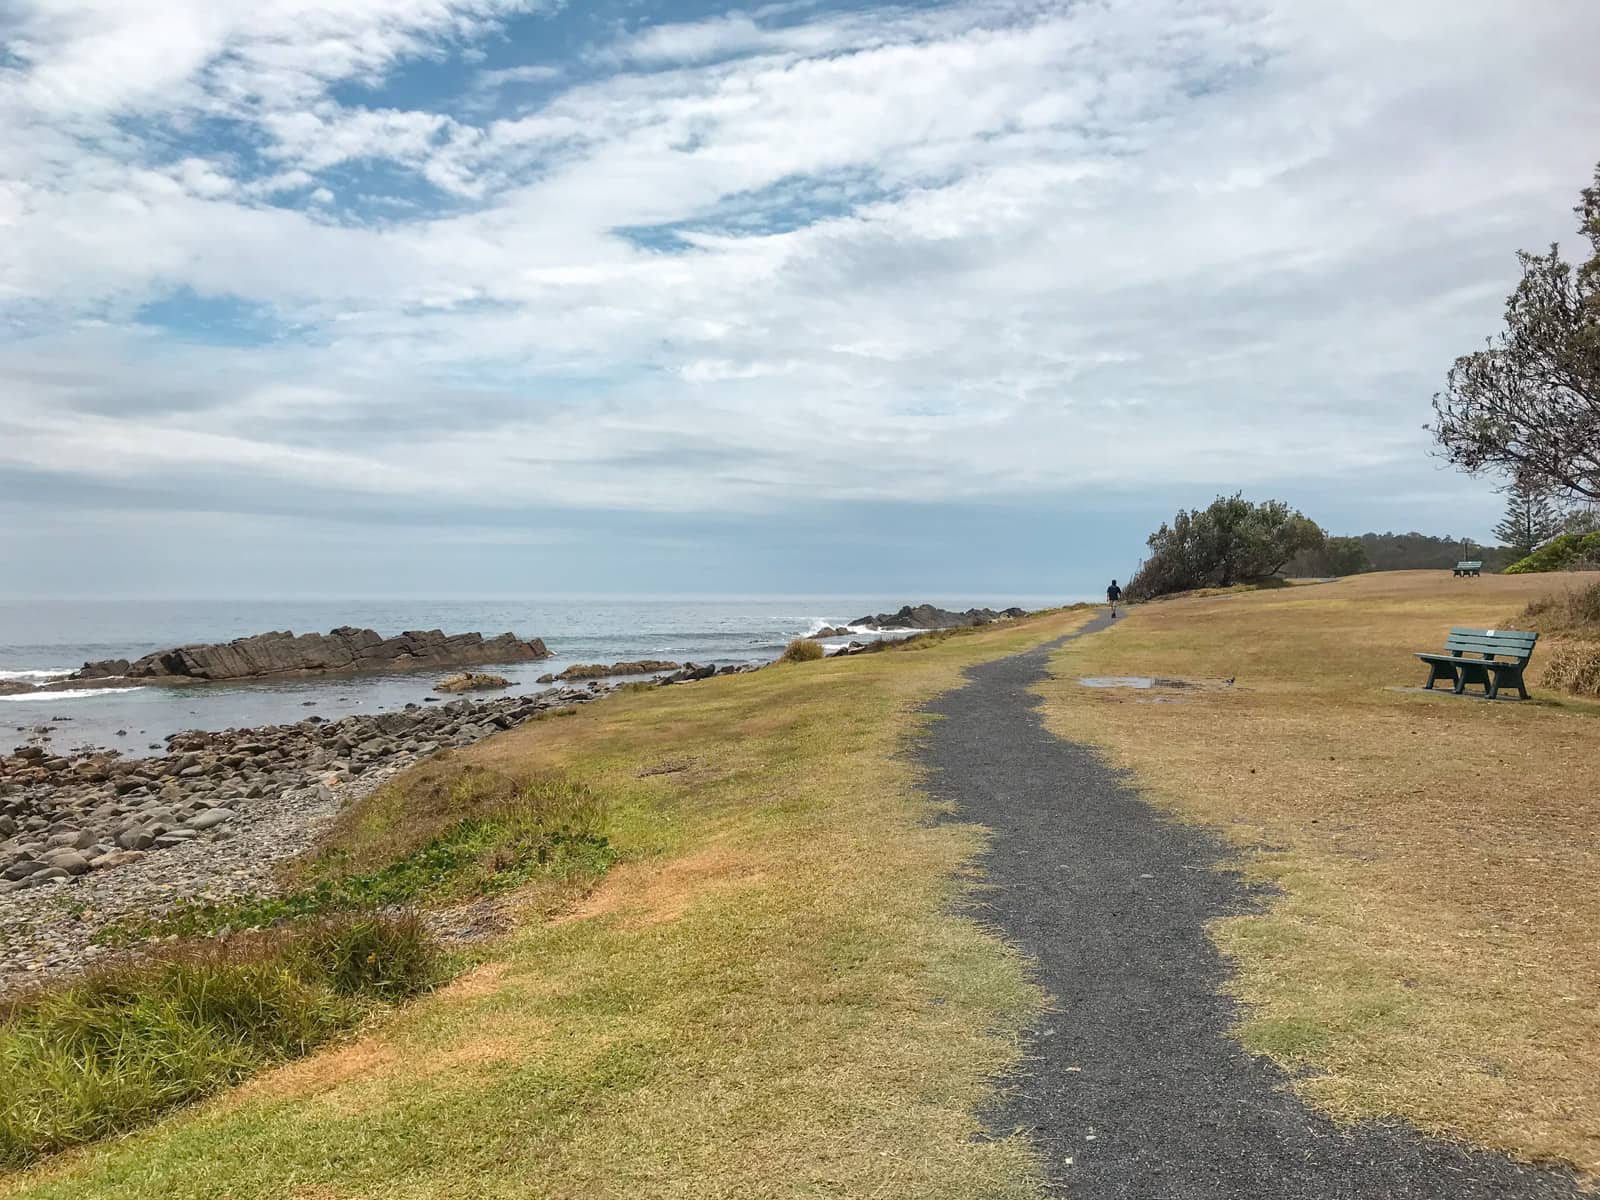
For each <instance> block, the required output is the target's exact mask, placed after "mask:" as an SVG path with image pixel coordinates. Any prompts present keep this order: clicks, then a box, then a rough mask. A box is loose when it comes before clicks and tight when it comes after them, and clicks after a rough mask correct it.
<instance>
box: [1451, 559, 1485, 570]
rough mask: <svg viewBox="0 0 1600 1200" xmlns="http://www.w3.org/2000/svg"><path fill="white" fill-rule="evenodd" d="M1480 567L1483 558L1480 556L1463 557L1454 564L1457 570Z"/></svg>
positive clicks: (1479, 568) (1477, 568) (1481, 566)
mask: <svg viewBox="0 0 1600 1200" xmlns="http://www.w3.org/2000/svg"><path fill="white" fill-rule="evenodd" d="M1482 568H1483V559H1481V558H1473V559H1463V560H1462V561H1461V562H1458V563H1457V564H1456V570H1458V571H1477V570H1481V569H1482Z"/></svg>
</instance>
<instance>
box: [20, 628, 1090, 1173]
mask: <svg viewBox="0 0 1600 1200" xmlns="http://www.w3.org/2000/svg"><path fill="white" fill-rule="evenodd" d="M1081 619H1082V618H1081V616H1078V615H1053V616H1048V617H1042V618H1038V619H1033V620H1023V621H1017V622H1008V623H1006V624H1005V625H1002V626H996V627H994V628H990V629H984V630H978V631H974V632H972V633H970V634H963V635H961V636H951V637H948V638H943V639H938V640H936V641H930V642H929V643H928V644H927V645H925V646H924V647H923V648H922V649H921V650H920V651H919V652H917V653H892V654H891V653H886V654H875V655H864V656H860V657H855V658H849V659H837V660H836V659H828V660H825V661H822V662H816V663H813V664H812V665H810V666H809V667H808V668H807V669H806V670H803V671H797V670H768V671H759V672H753V673H750V674H744V675H733V676H724V677H719V678H716V679H714V680H707V681H704V682H701V683H696V684H692V685H687V686H682V687H675V688H665V689H652V690H650V691H648V692H645V691H641V692H627V693H623V694H621V695H618V696H616V697H614V698H612V699H609V700H607V701H606V702H605V703H603V704H598V705H594V706H590V707H586V708H584V709H583V710H581V711H580V712H578V713H577V714H576V715H574V716H572V717H570V718H569V719H566V720H563V721H549V722H540V723H531V724H529V725H526V726H523V727H520V728H519V729H517V730H514V731H511V732H508V733H506V734H504V735H501V736H498V737H495V738H491V739H488V740H487V741H485V742H481V743H478V744H477V745H475V746H473V747H471V748H470V749H468V750H466V751H464V752H460V753H458V754H455V755H452V756H451V757H450V758H449V759H448V760H446V761H445V762H444V763H437V764H434V765H432V766H431V767H430V768H428V769H427V770H426V771H422V772H414V773H412V774H411V775H409V776H408V777H406V778H405V779H404V780H403V783H402V786H399V787H396V788H393V789H390V790H389V791H388V792H386V793H384V794H381V795H380V796H376V797H374V798H373V800H372V803H370V804H364V805H361V806H358V807H357V808H354V809H352V811H350V812H349V813H347V814H345V816H344V817H343V818H342V820H341V824H340V827H339V828H338V829H337V830H336V831H335V836H334V840H333V851H334V853H336V854H338V853H342V854H343V855H344V856H345V857H344V858H343V859H342V860H340V863H341V865H340V866H339V868H338V869H339V870H344V871H349V872H362V871H371V870H374V869H378V868H380V867H381V866H382V865H383V864H384V863H385V862H389V861H395V860H396V859H397V858H399V857H401V856H402V854H405V853H411V852H414V851H415V850H416V849H417V848H418V847H419V846H421V845H425V844H426V843H427V841H428V840H430V839H432V838H436V837H439V836H441V835H442V834H443V833H444V831H446V830H448V829H449V828H451V827H452V825H453V824H454V823H455V822H457V821H459V820H463V819H468V818H470V817H472V816H474V815H480V814H478V810H477V809H476V808H475V807H474V805H475V802H474V801H473V799H472V797H471V796H470V795H469V796H466V797H465V798H463V797H462V796H461V794H460V792H459V790H458V788H459V782H460V780H461V779H463V778H467V777H470V776H473V775H475V774H482V775H488V776H497V777H504V778H512V777H539V778H556V777H560V778H566V779H578V780H583V781H585V783H586V784H587V786H588V787H590V788H591V789H593V791H594V793H595V794H597V795H603V796H605V797H606V798H607V802H608V812H607V815H606V821H605V828H606V834H607V836H608V837H609V838H610V840H611V843H612V845H613V846H615V847H616V848H617V849H618V851H619V852H620V853H622V855H623V861H622V862H620V863H619V865H618V866H616V867H615V868H613V869H612V870H611V871H610V872H609V873H608V874H607V876H606V878H605V881H604V882H603V883H602V884H601V885H600V886H599V888H598V889H596V890H594V891H593V892H592V893H591V894H590V895H589V896H588V897H587V899H585V900H583V901H582V902H581V903H579V904H578V905H577V906H576V907H572V908H569V909H568V910H567V911H565V912H563V913H561V914H559V915H557V916H556V917H555V919H554V920H549V921H544V920H538V919H530V920H528V921H526V922H525V923H524V924H522V925H521V926H519V927H518V928H517V929H516V930H515V932H513V933H512V934H511V935H510V936H509V937H508V938H506V939H505V940H504V941H502V942H500V943H498V944H496V946H495V947H494V948H493V950H492V951H491V953H490V958H489V961H487V962H486V963H485V964H484V965H483V966H482V967H480V968H479V969H478V970H477V971H476V972H474V973H473V974H471V975H469V976H467V977H465V978H464V979H462V980H459V981H457V982H456V983H455V984H452V985H450V986H448V987H445V988H443V989H441V990H439V991H437V992H435V993H433V994H431V995H429V996H427V997H424V998H423V999H421V1000H420V1001H418V1002H416V1003H413V1004H409V1005H407V1006H405V1007H404V1008H402V1009H400V1010H399V1011H397V1012H396V1013H395V1014H394V1016H393V1017H392V1018H391V1019H389V1020H386V1021H385V1022H384V1023H383V1024H382V1026H381V1027H380V1028H379V1029H377V1030H376V1031H375V1032H374V1033H373V1034H372V1035H371V1036H369V1037H367V1038H363V1039H362V1040H361V1041H359V1042H357V1043H354V1044H352V1045H349V1046H345V1047H342V1048H340V1049H339V1050H337V1051H334V1052H331V1053H328V1052H325V1053H319V1054H316V1055H313V1056H311V1057H310V1058H308V1059H305V1060H304V1061H302V1062H299V1063H295V1064H291V1065H289V1066H287V1067H284V1068H282V1069H280V1070H279V1071H276V1072H272V1073H269V1074H268V1075H266V1076H264V1077H262V1078H260V1079H258V1080H255V1081H253V1082H251V1083H250V1084H248V1085H247V1086H245V1087H243V1088H241V1089H238V1090H236V1091H235V1092H233V1093H230V1094H228V1095H227V1096H224V1097H221V1098H219V1099H217V1100H214V1101H212V1102H209V1103H208V1104H205V1105H202V1106H199V1107H197V1108H194V1109H191V1110H189V1111H187V1112H185V1113H182V1114H179V1115H176V1116H174V1117H172V1118H170V1119H168V1120H166V1121H163V1122H162V1123H161V1124H159V1125H157V1126H155V1127H153V1128H151V1129H147V1130H145V1131H142V1132H139V1133H136V1134H133V1135H131V1136H129V1137H127V1138H125V1139H122V1140H119V1141H117V1142H114V1143H106V1144H102V1145H99V1146H94V1147H89V1148H86V1149H84V1150H82V1151H79V1152H77V1153H75V1154H73V1155H70V1156H67V1157H65V1158H63V1159H60V1160H58V1161H55V1162H52V1163H48V1164H45V1165H43V1166H41V1167H39V1168H36V1169H34V1170H32V1171H30V1172H27V1173H23V1174H18V1175H14V1176H12V1177H10V1179H9V1180H6V1181H4V1182H0V1194H6V1195H18V1196H31V1197H65V1196H82V1195H117V1196H119V1197H127V1198H129V1200H139V1198H141V1197H151V1198H153V1197H162V1198H167V1197H172V1198H176V1200H183V1198H186V1197H197V1196H217V1195H226V1196H230V1197H235V1198H237V1200H248V1198H250V1197H268V1196H270V1197H282V1196H290V1197H299V1198H300V1200H311V1198H313V1197H315V1198H317V1200H322V1198H325V1197H339V1198H341V1200H350V1198H354V1197H380V1196H381V1197H424V1196H436V1195H474V1196H486V1197H510V1196H518V1197H521V1196H528V1195H539V1196H549V1197H578V1196H583V1197H611V1196H615V1197H621V1196H627V1197H630V1198H638V1197H647V1198H649V1197H697V1198H698V1197H707V1198H717V1197H750V1196H761V1197H816V1196H822V1195H833V1196H870V1195H885V1196H917V1197H919V1198H923V1197H926V1198H930V1200H962V1198H977V1197H983V1198H985V1200H1007V1198H1016V1200H1024V1198H1028V1200H1032V1198H1034V1197H1038V1196H1039V1195H1040V1194H1041V1186H1040V1182H1039V1180H1040V1172H1039V1170H1038V1164H1037V1162H1036V1160H1035V1159H1034V1157H1033V1151H1032V1150H1031V1148H1030V1146H1029V1144H1028V1143H1027V1142H1026V1141H1025V1140H1023V1139H1021V1138H1002V1139H998V1140H996V1139H989V1138H985V1137H981V1136H979V1135H980V1132H981V1130H980V1126H979V1123H978V1120H977V1117H976V1116H975V1112H976V1110H977V1108H978V1106H979V1105H980V1104H981V1103H982V1102H983V1101H984V1099H985V1097H986V1096H987V1095H988V1094H989V1086H990V1085H989V1082H988V1081H989V1080H990V1079H991V1078H992V1077H993V1076H994V1075H995V1073H996V1072H998V1071H1001V1070H1003V1069H1004V1068H1006V1067H1007V1066H1008V1065H1009V1064H1010V1063H1012V1062H1013V1061H1015V1057H1016V1054H1017V1031H1018V1030H1019V1028H1020V1027H1021V1025H1022V1023H1024V1022H1025V1021H1026V1020H1027V1019H1028V1018H1029V1017H1030V1016H1031V1015H1032V1014H1033V1013H1035V1012H1036V1011H1037V1010H1038V1007H1039V1005H1040V1003H1041V1001H1042V997H1041V995H1040V993H1039V992H1038V990H1037V988H1036V987H1035V986H1034V985H1033V984H1032V983H1031V982H1030V980H1029V978H1028V975H1027V972H1026V970H1025V967H1024V964H1023V963H1022V961H1021V960H1020V959H1019V957H1018V956H1017V955H1015V954H1014V953H1012V952H1011V951H1009V950H1007V949H1006V948H1005V947H1003V946H1002V945H1000V944H999V943H998V942H997V941H995V940H994V939H993V938H991V937H989V936H987V935H986V934H984V933H983V932H982V931H981V930H980V929H978V928H977V927H976V926H975V925H974V924H972V923H971V922H970V921H968V920H966V919H964V918H960V917H957V916H955V915H952V907H951V904H952V901H953V900H954V899H955V898H956V897H957V895H958V894H959V893H960V891H961V890H962V889H963V888H964V887H965V886H967V884H968V882H969V877H968V876H967V875H966V872H967V870H968V864H969V863H970V862H971V860H972V857H973V855H974V854H975V852H976V851H977V850H978V849H979V847H980V846H981V844H982V833H981V831H980V830H977V829H975V828H973V827H970V826H967V825H964V824H960V823H955V822H941V821H936V820H934V819H933V818H934V817H935V816H936V815H937V813H936V810H935V809H934V807H933V806H932V804H931V803H930V802H929V801H928V800H927V799H926V798H925V797H923V796H922V795H921V794H920V793H919V792H918V790H917V787H916V784H917V780H916V776H915V773H914V770H913V768H912V767H911V765H910V764H909V763H908V762H907V761H906V759H905V757H904V756H903V754H902V751H903V750H904V747H905V740H906V737H907V736H908V734H910V733H911V732H913V731H914V730H915V729H916V728H917V727H918V726H919V724H920V722H921V720H922V719H921V718H919V717H917V716H916V715H915V713H916V710H917V708H918V707H919V706H920V705H921V704H922V703H923V702H925V701H926V700H927V699H929V698H931V697H932V696H933V695H935V694H937V693H938V692H939V691H942V690H944V689H946V688H949V687H952V686H955V685H957V684H958V683H959V682H960V672H961V669H962V668H963V667H964V666H966V665H969V664H971V663H974V662H977V661H981V660H984V659H987V658H991V657H996V656H998V655H1001V654H1005V653H1010V652H1014V651H1016V650H1020V649H1023V648H1025V647H1028V646H1031V645H1035V644H1037V643H1038V642H1040V641H1042V640H1045V639H1047V638H1049V637H1053V636H1056V635H1058V634H1060V633H1062V632H1064V631H1066V630H1067V629H1069V628H1071V627H1073V626H1074V625H1076V624H1078V623H1079V622H1080V621H1081ZM436 805H443V806H445V807H446V808H447V809H448V811H446V812H442V813H436V812H435V811H434V809H435V806H436ZM414 826H419V827H417V828H414ZM517 895H519V896H520V895H521V893H520V892H519V893H517ZM544 911H545V910H544V909H542V908H540V909H538V910H537V911H536V913H535V914H534V915H535V917H537V916H540V915H542V914H543V912H544Z"/></svg>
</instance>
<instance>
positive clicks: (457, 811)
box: [102, 766, 616, 945]
mask: <svg viewBox="0 0 1600 1200" xmlns="http://www.w3.org/2000/svg"><path fill="white" fill-rule="evenodd" d="M446 771H447V772H448V775H442V774H441V773H440V771H439V769H438V768H437V767H436V766H435V767H432V768H429V767H425V768H423V769H422V772H421V775H422V779H421V781H419V783H418V784H417V785H416V790H415V791H412V790H410V789H409V788H408V789H407V790H406V791H405V793H404V794H405V799H404V800H403V801H401V802H400V804H401V805H402V807H403V808H404V809H405V810H407V811H408V813H409V815H408V816H407V818H406V819H404V820H399V819H397V816H398V815H399V814H397V813H396V812H395V811H394V809H393V806H394V805H395V803H396V801H395V799H394V797H392V796H385V795H380V796H378V797H377V798H375V799H373V800H371V801H367V802H363V803H362V804H360V805H358V806H357V807H356V808H354V809H352V810H351V811H350V812H349V813H347V814H346V815H345V818H344V820H343V822H342V824H341V827H340V828H339V829H338V830H337V831H336V833H335V835H334V838H333V840H332V845H331V846H330V847H329V848H328V849H326V850H324V851H323V852H322V853H321V854H320V855H318V856H317V857H316V858H315V859H313V860H312V861H311V862H310V863H308V864H306V865H304V866H303V867H301V868H300V870H299V872H298V874H299V876H300V878H301V879H302V880H303V881H304V883H303V884H302V886H298V887H291V888H289V889H288V890H286V891H283V892H279V893H274V894H270V895H243V896H233V897H229V898H228V899H226V900H220V901H203V900H187V901H180V902H179V903H177V904H175V905H173V906H172V907H171V908H170V909H168V910H167V911H165V912H163V913H159V914H154V915H152V916H149V917H144V918H138V919H128V920H124V921H121V922H117V923H114V924H112V925H109V926H107V928H106V930H105V932H104V934H103V935H102V940H103V941H106V942H108V943H110V944H112V945H127V944H130V943H133V942H138V941H143V940H146V939H148V938H152V937H167V936H174V935H176V936H179V937H204V936H213V935H217V934H222V933H228V932H232V931H236V930H243V929H258V928H263V927H266V926H269V925H273V924H275V923H277V922H280V921H286V920H296V919H299V918H303V917H312V916H321V915H326V914H329V913H339V912H358V911H364V910H382V909H389V908H394V907H398V906H407V905H417V904H430V905H437V904H445V903H450V902H452V901H460V900H467V899H472V898H475V897H479V896H493V895H498V894H500V893H503V892H506V891H509V890H510V889H512V888H514V887H517V886H519V885H521V884H525V883H527V882H529V881H530V880H534V879H543V880H551V881H557V882H561V883H568V882H571V881H573V880H591V879H594V878H596V877H598V876H599V875H600V874H602V873H603V872H604V871H605V870H606V868H608V867H609V866H610V865H611V864H612V863H613V862H614V861H615V859H616V852H615V851H614V850H613V849H612V847H611V845H610V843H609V842H608V840H607V839H606V837H605V835H604V833H602V832H601V830H602V829H603V827H604V817H605V805H604V803H603V802H602V801H601V799H600V798H599V797H598V796H596V795H595V794H594V793H593V792H592V790H591V789H589V788H586V787H584V786H583V785H581V784H578V783H574V782H573V781H571V780H566V779H559V778H551V779H543V778H531V779H530V778H519V777H516V776H507V775H501V774H498V773H493V772H486V771H466V772H462V771H460V770H459V769H458V768H446ZM444 778H450V779H451V782H450V784H449V786H448V787H440V786H439V785H440V784H441V782H442V780H443V779H444ZM421 795H427V796H428V798H429V802H427V803H425V804H421V803H418V798H419V796H421ZM445 820H453V823H452V824H450V825H447V826H445V827H444V828H443V829H442V830H439V832H437V833H436V834H435V836H433V837H432V838H430V839H429V840H428V841H426V842H425V843H423V844H422V845H420V846H418V847H417V848H416V849H407V847H409V846H411V845H413V844H415V842H416V841H417V840H418V839H419V838H420V837H423V836H425V835H426V833H428V832H432V831H433V830H434V829H437V828H438V826H439V825H440V824H441V823H442V822H443V821H445ZM391 855H393V856H394V857H389V856H391ZM375 860H377V861H382V864H383V865H381V866H376V867H373V866H370V864H371V863H372V862H373V861H375Z"/></svg>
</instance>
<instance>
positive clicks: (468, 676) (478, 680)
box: [433, 671, 511, 692]
mask: <svg viewBox="0 0 1600 1200" xmlns="http://www.w3.org/2000/svg"><path fill="white" fill-rule="evenodd" d="M510 686H511V681H510V680H509V679H507V678H506V677H505V676H503V675H479V674H477V673H475V672H473V671H463V672H462V673H461V674H459V675H451V676H450V677H449V678H447V679H441V680H440V681H439V682H438V683H436V684H434V685H433V690H434V691H436V692H487V691H493V690H494V689H496V688H507V687H510Z"/></svg>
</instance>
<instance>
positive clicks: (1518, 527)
mask: <svg viewBox="0 0 1600 1200" xmlns="http://www.w3.org/2000/svg"><path fill="white" fill-rule="evenodd" d="M1506 496H1507V499H1506V519H1505V520H1503V521H1501V522H1500V524H1498V525H1496V526H1495V527H1494V535H1495V537H1497V538H1499V539H1500V541H1501V542H1502V544H1504V545H1506V546H1509V547H1511V549H1513V550H1515V551H1516V552H1517V556H1518V557H1519V558H1526V557H1527V556H1528V555H1530V554H1532V553H1533V552H1534V551H1535V550H1537V549H1538V548H1539V547H1540V546H1542V545H1544V543H1546V542H1548V541H1549V540H1550V539H1551V538H1553V537H1555V536H1556V534H1558V533H1560V532H1561V527H1562V520H1563V517H1562V514H1561V512H1560V511H1559V510H1557V508H1556V506H1555V505H1554V504H1552V503H1551V502H1550V495H1549V493H1548V492H1546V491H1545V490H1544V489H1542V488H1540V487H1538V486H1537V485H1535V484H1532V483H1528V482H1524V481H1522V480H1518V481H1517V482H1516V483H1514V484H1512V485H1511V486H1510V487H1508V488H1507V489H1506Z"/></svg>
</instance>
